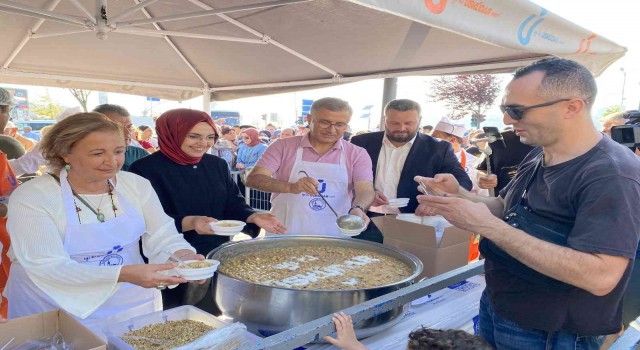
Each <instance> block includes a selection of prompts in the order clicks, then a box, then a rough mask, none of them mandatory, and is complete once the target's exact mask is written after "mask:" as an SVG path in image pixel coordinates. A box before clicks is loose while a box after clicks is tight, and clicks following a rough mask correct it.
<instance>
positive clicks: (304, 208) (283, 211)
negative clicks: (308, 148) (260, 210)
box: [267, 140, 351, 237]
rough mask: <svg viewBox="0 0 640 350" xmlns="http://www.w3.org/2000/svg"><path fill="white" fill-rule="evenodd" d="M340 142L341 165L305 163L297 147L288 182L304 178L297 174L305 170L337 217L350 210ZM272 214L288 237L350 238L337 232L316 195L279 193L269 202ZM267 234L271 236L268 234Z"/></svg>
mask: <svg viewBox="0 0 640 350" xmlns="http://www.w3.org/2000/svg"><path fill="white" fill-rule="evenodd" d="M339 142H340V164H327V163H316V162H305V161H303V160H302V151H303V148H302V147H301V146H299V147H298V150H297V151H296V160H295V163H294V164H293V169H291V175H290V176H289V182H291V183H294V182H296V181H298V180H299V179H301V178H303V177H305V175H304V174H299V173H298V172H299V171H300V170H304V171H306V172H307V174H309V176H310V177H312V178H314V179H316V180H318V182H319V183H320V185H319V192H320V195H322V196H324V197H325V198H326V199H327V202H329V204H331V206H332V207H333V209H335V210H336V212H337V213H338V215H344V214H347V213H348V212H349V209H351V193H349V175H348V174H347V167H346V165H345V156H344V147H343V145H342V142H343V141H342V140H339ZM271 213H272V214H273V215H275V216H276V217H277V218H278V220H280V222H282V223H283V224H284V225H285V226H286V227H287V231H288V234H293V235H315V236H334V237H349V236H347V235H344V234H342V233H341V232H340V230H339V229H338V225H337V224H336V216H335V214H333V212H332V211H331V209H329V207H328V206H327V205H326V204H325V203H324V201H323V200H322V198H320V197H319V196H318V195H315V196H312V195H309V194H306V193H300V194H294V193H281V194H279V195H278V196H277V197H276V198H275V199H274V200H273V201H272V206H271ZM267 235H272V234H271V233H268V232H267Z"/></svg>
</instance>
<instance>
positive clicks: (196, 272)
mask: <svg viewBox="0 0 640 350" xmlns="http://www.w3.org/2000/svg"><path fill="white" fill-rule="evenodd" d="M194 262H208V263H211V264H212V265H211V266H209V267H199V268H184V267H176V268H174V270H175V271H176V273H177V274H178V275H180V277H182V278H184V279H186V280H189V281H197V280H205V279H207V278H211V277H213V274H214V273H215V272H216V270H217V269H218V265H220V262H219V261H218V260H202V261H201V260H185V261H184V263H185V264H190V263H194Z"/></svg>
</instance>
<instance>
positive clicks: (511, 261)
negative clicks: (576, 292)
mask: <svg viewBox="0 0 640 350" xmlns="http://www.w3.org/2000/svg"><path fill="white" fill-rule="evenodd" d="M542 162H543V155H542V154H541V155H540V160H539V161H538V162H537V163H536V166H535V169H534V171H533V174H531V177H529V179H528V180H527V182H526V185H525V188H524V191H523V192H522V195H521V196H520V199H519V200H518V201H517V202H516V203H515V204H514V205H513V206H512V207H511V208H509V210H508V211H507V213H506V214H505V216H504V218H503V220H504V221H505V222H506V223H508V224H509V225H511V226H513V227H515V228H517V229H520V230H522V231H524V232H526V233H528V234H529V235H531V236H533V237H536V238H538V239H541V240H543V241H546V242H549V243H553V244H556V245H559V246H562V247H567V246H568V245H567V237H568V236H569V233H571V230H572V229H573V223H571V224H567V223H559V222H557V221H555V220H550V219H548V218H545V217H543V216H541V215H539V214H536V213H535V212H534V211H533V210H532V209H531V208H530V207H529V206H528V205H527V193H528V192H529V187H531V184H532V183H533V180H534V179H535V177H536V175H537V174H538V170H539V169H540V167H541V166H542ZM480 251H481V252H482V254H483V255H484V256H485V257H488V258H490V259H493V260H494V261H496V262H498V263H501V264H503V265H505V266H509V268H510V270H511V271H512V272H513V273H514V274H517V275H518V277H520V278H522V279H524V280H527V281H529V282H531V283H533V284H542V285H547V286H549V287H554V288H560V289H563V290H568V289H571V288H574V287H573V286H571V285H568V284H566V283H564V282H560V281H558V280H556V279H553V278H551V277H549V276H546V275H543V274H541V273H539V272H537V271H535V270H533V269H532V268H530V267H528V266H526V265H525V264H523V263H521V262H520V261H518V260H516V259H515V258H514V257H512V256H511V255H509V254H508V253H507V252H505V251H504V250H502V249H501V248H500V247H498V246H497V245H496V244H495V243H493V242H492V241H491V240H488V239H483V240H482V241H481V242H480Z"/></svg>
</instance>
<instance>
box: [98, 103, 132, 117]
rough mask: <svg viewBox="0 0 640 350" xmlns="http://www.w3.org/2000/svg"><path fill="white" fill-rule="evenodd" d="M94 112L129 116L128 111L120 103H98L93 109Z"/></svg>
mask: <svg viewBox="0 0 640 350" xmlns="http://www.w3.org/2000/svg"><path fill="white" fill-rule="evenodd" d="M93 111H94V112H97V113H102V114H107V113H115V114H117V115H121V116H123V117H130V116H131V115H130V114H129V111H127V109H126V108H124V107H122V106H120V105H110V104H108V103H105V104H103V105H99V106H98V107H96V108H94V109H93Z"/></svg>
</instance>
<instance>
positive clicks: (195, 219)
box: [182, 216, 218, 235]
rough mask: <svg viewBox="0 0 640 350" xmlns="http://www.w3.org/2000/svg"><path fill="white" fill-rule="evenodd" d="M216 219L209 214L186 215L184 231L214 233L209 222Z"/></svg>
mask: <svg viewBox="0 0 640 350" xmlns="http://www.w3.org/2000/svg"><path fill="white" fill-rule="evenodd" d="M216 221H218V220H216V219H214V218H210V217H208V216H185V217H184V218H183V219H182V231H191V230H195V231H196V232H197V233H198V234H199V235H212V234H214V232H213V229H212V228H211V226H209V223H211V222H216Z"/></svg>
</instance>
